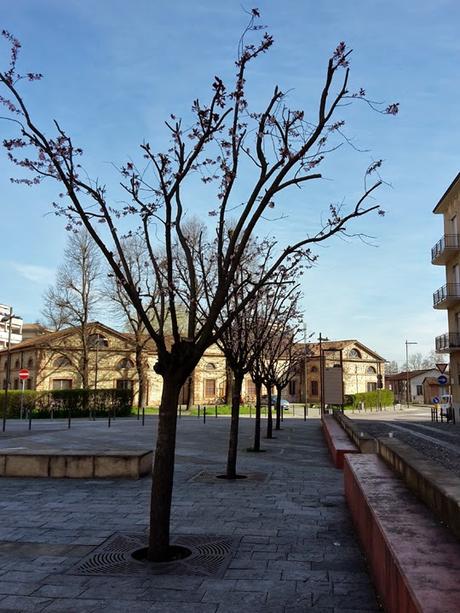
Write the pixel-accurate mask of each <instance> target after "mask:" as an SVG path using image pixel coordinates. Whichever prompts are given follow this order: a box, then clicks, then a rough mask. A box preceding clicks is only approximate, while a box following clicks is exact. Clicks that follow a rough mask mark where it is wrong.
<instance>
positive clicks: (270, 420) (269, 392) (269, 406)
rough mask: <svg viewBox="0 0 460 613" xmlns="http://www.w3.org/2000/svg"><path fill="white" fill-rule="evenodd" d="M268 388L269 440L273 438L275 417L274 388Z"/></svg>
mask: <svg viewBox="0 0 460 613" xmlns="http://www.w3.org/2000/svg"><path fill="white" fill-rule="evenodd" d="M266 388H267V438H273V416H272V386H271V385H270V384H269V385H266Z"/></svg>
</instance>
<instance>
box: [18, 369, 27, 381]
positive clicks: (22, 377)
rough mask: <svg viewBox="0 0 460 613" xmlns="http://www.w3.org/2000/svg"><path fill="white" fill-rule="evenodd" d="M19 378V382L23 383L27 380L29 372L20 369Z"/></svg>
mask: <svg viewBox="0 0 460 613" xmlns="http://www.w3.org/2000/svg"><path fill="white" fill-rule="evenodd" d="M19 378H20V379H21V381H25V380H26V379H28V378H29V371H28V370H27V368H21V370H20V371H19Z"/></svg>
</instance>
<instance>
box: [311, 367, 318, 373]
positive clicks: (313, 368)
mask: <svg viewBox="0 0 460 613" xmlns="http://www.w3.org/2000/svg"><path fill="white" fill-rule="evenodd" d="M310 372H318V368H317V367H316V366H312V367H311V369H310Z"/></svg>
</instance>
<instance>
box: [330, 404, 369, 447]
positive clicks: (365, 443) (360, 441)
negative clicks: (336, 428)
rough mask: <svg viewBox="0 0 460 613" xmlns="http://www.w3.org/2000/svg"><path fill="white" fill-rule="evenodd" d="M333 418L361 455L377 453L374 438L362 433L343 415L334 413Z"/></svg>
mask: <svg viewBox="0 0 460 613" xmlns="http://www.w3.org/2000/svg"><path fill="white" fill-rule="evenodd" d="M334 417H335V419H336V420H337V421H338V422H339V424H340V425H341V426H342V428H343V429H344V430H345V432H346V433H347V434H348V436H349V437H350V438H351V440H352V441H353V442H354V444H355V445H356V446H357V447H358V449H359V450H360V452H361V453H377V441H376V440H375V438H373V437H372V436H370V435H369V434H366V433H365V432H362V430H361V429H360V427H359V426H358V425H357V424H355V423H354V422H353V420H352V419H350V418H349V417H347V416H346V415H344V414H343V413H339V412H336V413H334Z"/></svg>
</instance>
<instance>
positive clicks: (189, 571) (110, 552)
mask: <svg viewBox="0 0 460 613" xmlns="http://www.w3.org/2000/svg"><path fill="white" fill-rule="evenodd" d="M239 541H240V538H229V537H221V536H210V535H206V536H205V535H203V536H198V535H177V536H175V537H173V538H172V539H171V545H179V546H182V547H186V548H187V549H190V551H191V555H190V556H188V557H187V558H184V559H182V560H176V561H174V562H162V563H151V562H146V561H138V560H135V559H134V558H133V557H132V554H133V553H134V552H135V551H137V550H138V549H141V548H142V547H145V546H146V544H147V537H146V535H145V534H120V533H116V534H113V535H112V536H110V537H109V538H108V539H107V540H106V541H105V542H104V543H103V544H102V545H100V546H99V547H98V548H97V550H96V551H93V552H92V553H90V554H89V555H88V556H86V557H85V558H84V559H83V560H82V561H80V562H79V563H78V564H77V565H76V566H74V567H73V568H71V569H70V570H68V571H67V573H66V574H68V575H89V576H95V575H115V576H116V575H137V576H139V575H140V576H147V577H148V576H151V575H182V576H184V575H186V576H198V577H217V578H221V577H222V576H223V574H224V573H225V571H226V569H227V567H228V565H229V563H230V560H231V559H232V555H233V552H234V550H235V548H236V546H237V545H238V543H239Z"/></svg>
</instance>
